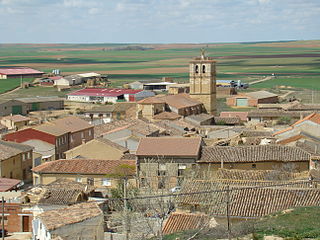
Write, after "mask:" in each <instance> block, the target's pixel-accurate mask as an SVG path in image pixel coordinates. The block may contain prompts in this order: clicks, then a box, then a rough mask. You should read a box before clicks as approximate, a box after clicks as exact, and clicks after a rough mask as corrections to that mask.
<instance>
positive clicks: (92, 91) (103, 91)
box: [68, 88, 142, 97]
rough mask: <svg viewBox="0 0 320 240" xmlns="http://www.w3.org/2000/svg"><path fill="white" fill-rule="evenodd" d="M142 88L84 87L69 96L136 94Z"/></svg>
mask: <svg viewBox="0 0 320 240" xmlns="http://www.w3.org/2000/svg"><path fill="white" fill-rule="evenodd" d="M141 91H142V90H133V89H123V88H84V89H80V90H78V91H75V92H72V93H69V94H68V95H69V96H102V97H114V96H120V95H123V94H136V93H139V92H141Z"/></svg>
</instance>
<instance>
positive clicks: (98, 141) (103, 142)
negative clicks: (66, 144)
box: [65, 138, 129, 160]
mask: <svg viewBox="0 0 320 240" xmlns="http://www.w3.org/2000/svg"><path fill="white" fill-rule="evenodd" d="M126 153H129V150H128V149H127V148H125V147H122V146H121V145H119V144H117V143H114V142H112V141H110V140H108V139H105V138H95V139H92V140H90V141H88V142H86V143H83V144H81V145H79V146H77V147H75V148H72V149H70V150H68V151H66V152H65V156H66V159H72V158H86V159H103V158H105V157H106V156H107V157H108V159H110V160H118V159H121V157H122V156H123V155H124V154H126Z"/></svg>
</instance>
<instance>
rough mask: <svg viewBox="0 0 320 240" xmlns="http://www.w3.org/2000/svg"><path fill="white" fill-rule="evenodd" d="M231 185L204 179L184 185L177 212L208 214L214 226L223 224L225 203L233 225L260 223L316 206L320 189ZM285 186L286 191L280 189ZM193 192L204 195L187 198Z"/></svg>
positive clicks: (288, 184) (294, 184)
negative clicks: (272, 217) (290, 210)
mask: <svg viewBox="0 0 320 240" xmlns="http://www.w3.org/2000/svg"><path fill="white" fill-rule="evenodd" d="M233 182H234V183H236V182H237V183H236V184H237V185H232V183H230V182H225V183H221V182H220V183H217V182H216V181H214V180H206V179H199V180H195V179H194V180H190V181H186V182H185V184H184V185H183V187H182V189H181V191H180V194H181V195H180V196H179V197H178V199H177V202H178V209H179V210H181V211H182V210H184V211H189V212H202V213H204V214H210V216H211V217H214V219H215V221H216V222H217V223H224V222H225V218H226V216H227V215H226V213H227V211H226V209H227V204H226V203H227V201H228V202H229V205H228V207H229V217H230V219H232V220H231V221H232V222H237V221H245V220H248V219H260V218H261V217H263V216H266V215H270V214H272V213H275V212H279V211H283V210H286V209H291V208H295V207H308V206H319V200H320V189H318V188H310V186H309V185H308V184H301V183H299V181H295V182H292V181H282V182H281V184H279V182H278V185H279V186H277V182H273V183H272V184H273V185H275V186H274V187H263V186H264V185H263V182H262V181H254V180H251V183H250V182H249V181H239V180H234V181H233ZM241 183H242V185H241ZM269 183H270V182H269ZM230 184H231V185H230ZM284 184H286V187H285V188H284V187H283V186H281V185H284ZM227 186H228V187H229V188H228V190H227ZM192 192H206V193H204V194H201V195H200V194H188V193H192Z"/></svg>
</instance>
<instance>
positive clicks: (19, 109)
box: [12, 105, 22, 114]
mask: <svg viewBox="0 0 320 240" xmlns="http://www.w3.org/2000/svg"><path fill="white" fill-rule="evenodd" d="M12 114H22V106H21V105H16V106H12Z"/></svg>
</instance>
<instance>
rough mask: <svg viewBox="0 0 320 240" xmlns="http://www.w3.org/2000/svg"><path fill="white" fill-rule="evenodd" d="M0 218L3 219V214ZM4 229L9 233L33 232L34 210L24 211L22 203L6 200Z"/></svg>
mask: <svg viewBox="0 0 320 240" xmlns="http://www.w3.org/2000/svg"><path fill="white" fill-rule="evenodd" d="M0 203H1V200H0ZM0 220H2V216H0ZM4 229H5V230H7V231H8V232H9V233H14V232H32V212H29V211H24V210H23V207H22V205H21V203H18V202H5V203H4Z"/></svg>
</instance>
